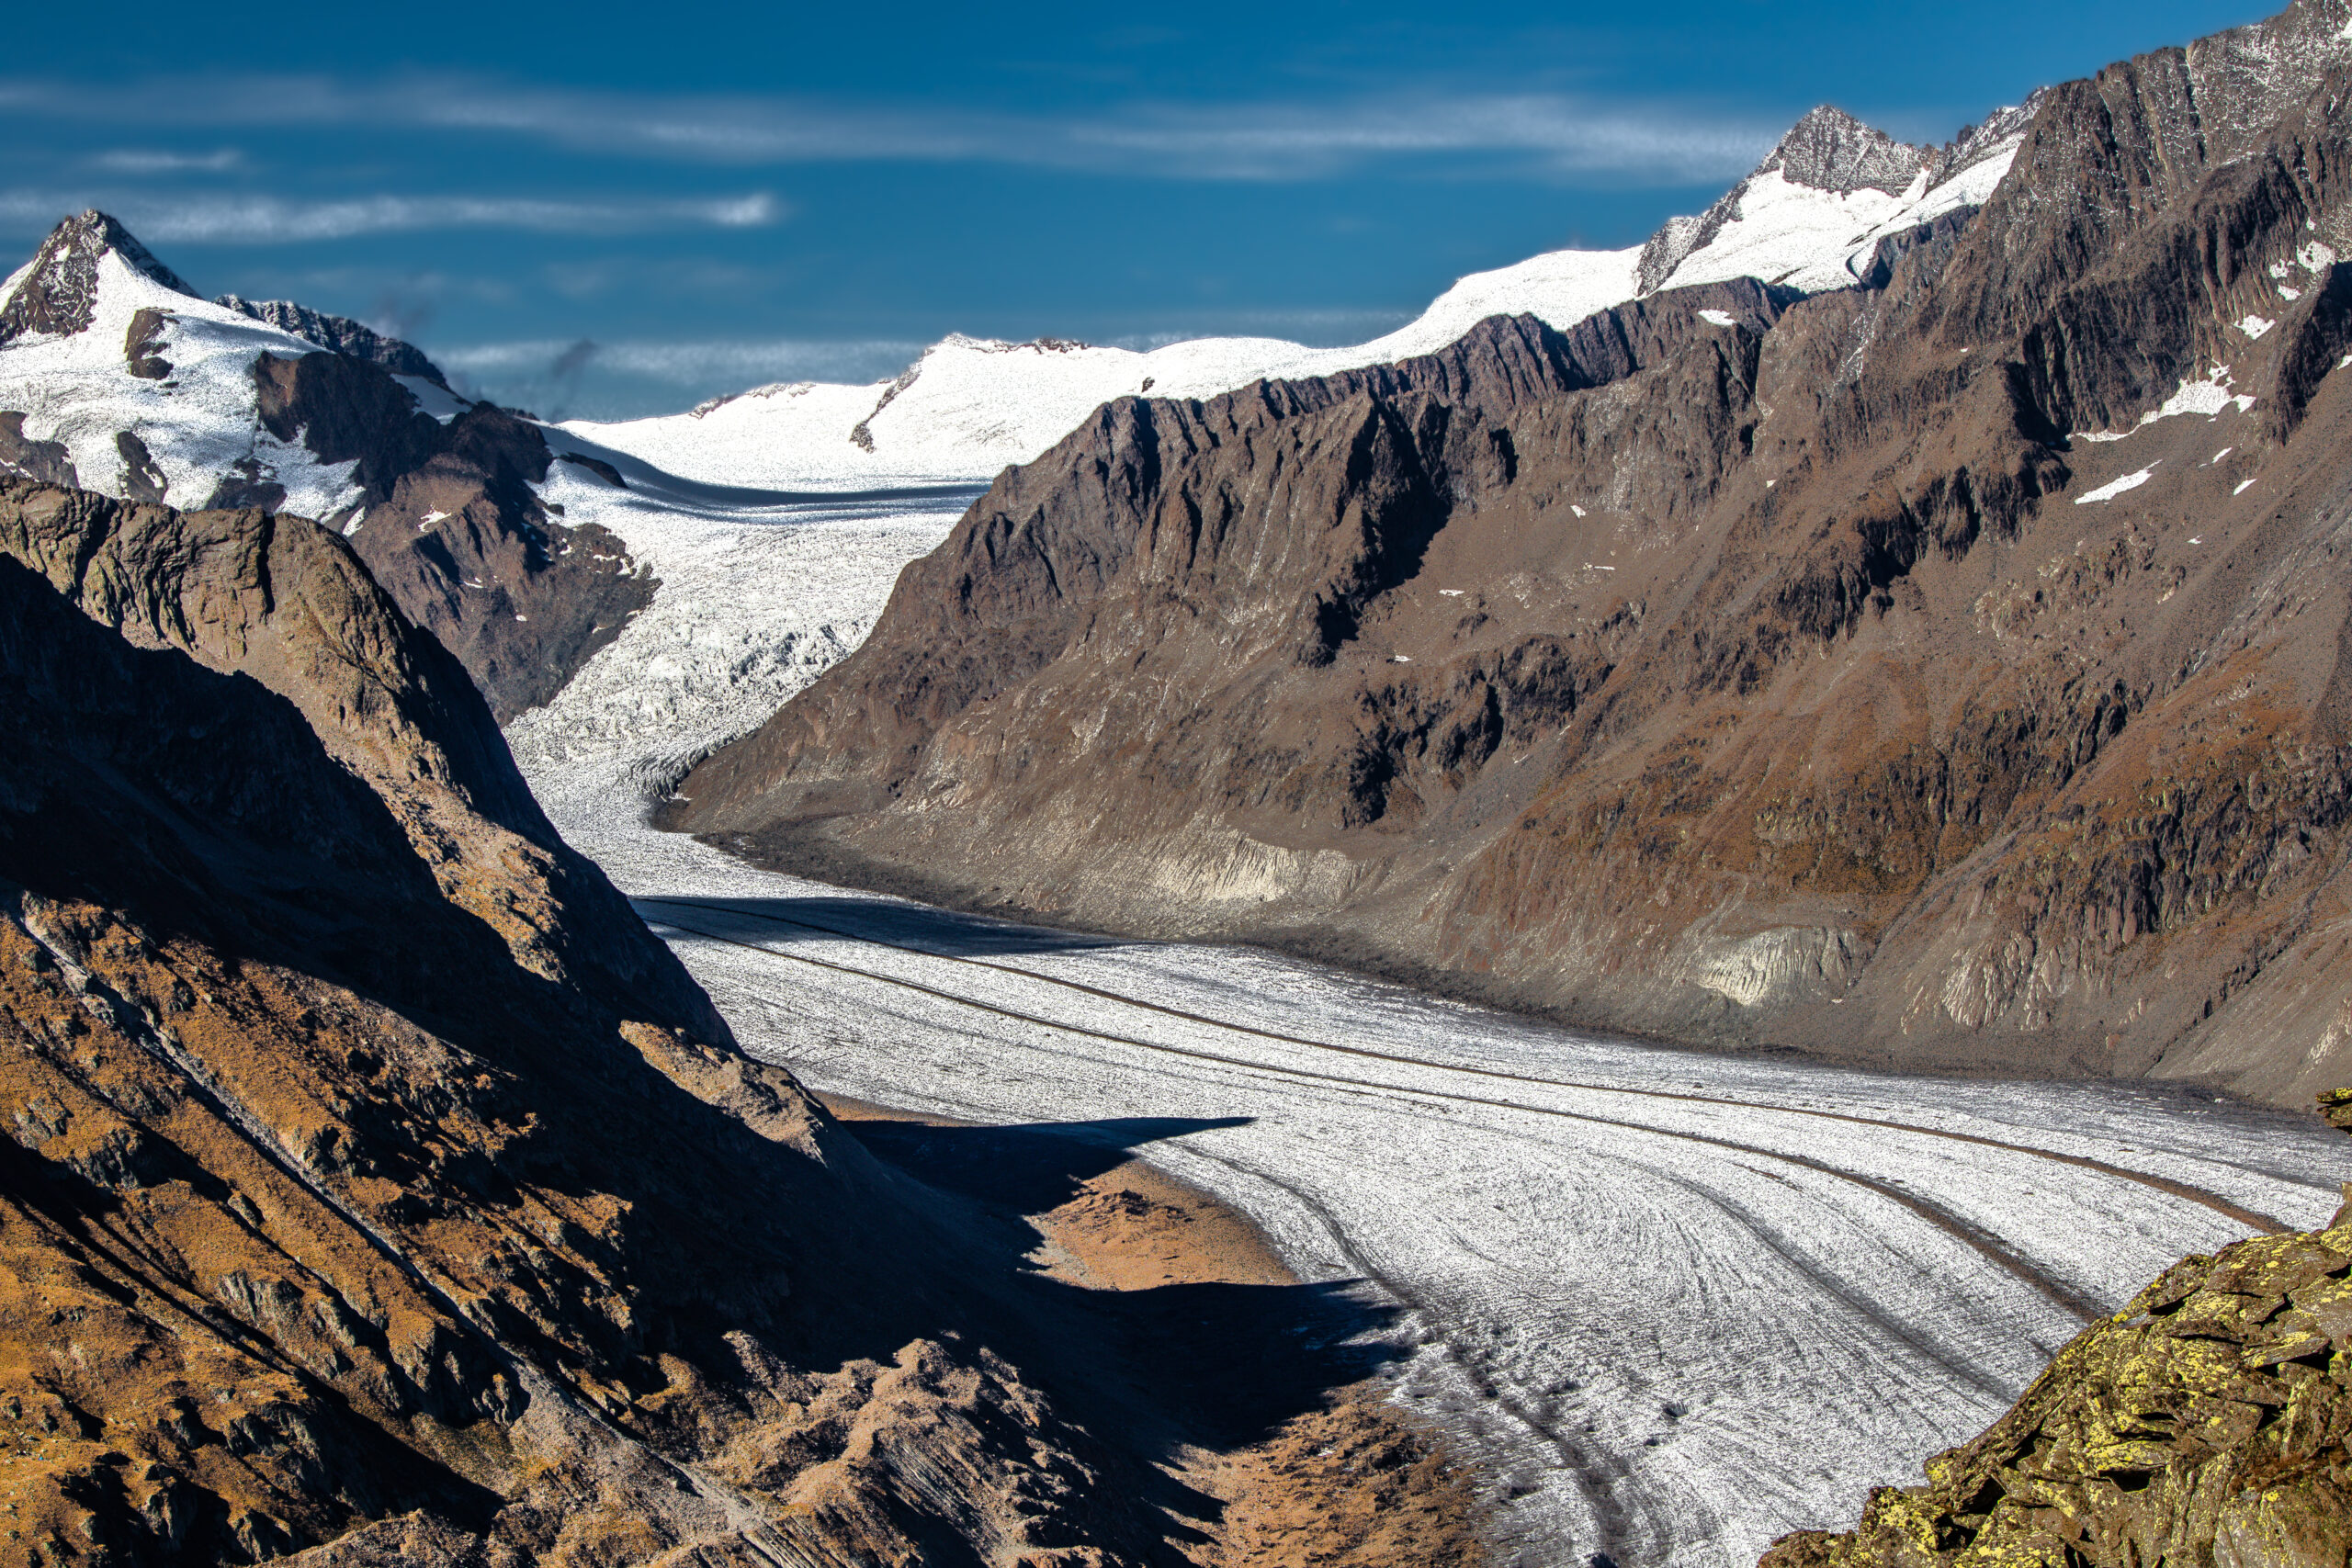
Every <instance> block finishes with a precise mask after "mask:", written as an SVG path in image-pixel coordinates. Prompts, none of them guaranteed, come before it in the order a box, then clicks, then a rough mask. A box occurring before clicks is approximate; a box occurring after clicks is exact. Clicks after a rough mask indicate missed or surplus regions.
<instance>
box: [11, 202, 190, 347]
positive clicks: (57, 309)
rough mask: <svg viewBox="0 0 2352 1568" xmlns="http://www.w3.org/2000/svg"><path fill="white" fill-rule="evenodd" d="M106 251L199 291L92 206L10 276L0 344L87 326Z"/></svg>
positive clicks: (176, 289)
mask: <svg viewBox="0 0 2352 1568" xmlns="http://www.w3.org/2000/svg"><path fill="white" fill-rule="evenodd" d="M107 255H112V256H114V257H115V258H116V259H117V260H119V262H120V263H121V264H122V265H123V266H125V267H126V268H128V269H129V270H130V271H131V272H133V273H136V274H138V275H139V276H141V277H144V278H146V279H147V280H148V281H149V282H151V283H153V284H156V285H159V286H160V287H161V288H164V289H166V290H168V291H170V292H171V293H174V294H186V295H188V296H191V297H193V296H195V294H196V290H195V289H193V288H189V287H188V286H187V283H186V282H185V281H184V280H183V279H182V278H181V277H180V275H179V274H177V273H175V272H174V271H173V270H172V269H171V268H170V267H167V266H165V265H164V264H163V263H162V262H159V261H157V260H156V259H155V257H154V255H153V253H151V252H150V251H149V250H148V249H147V247H146V246H144V245H142V244H141V243H139V242H138V241H137V240H135V239H133V238H132V237H131V233H130V230H128V229H125V228H124V227H123V226H122V225H121V224H120V223H119V222H117V221H116V220H114V219H112V218H110V217H108V216H107V214H105V213H103V212H100V211H99V210H98V209H96V208H95V207H94V208H92V209H89V210H88V211H86V212H84V213H81V214H79V215H77V216H75V217H72V218H68V219H67V220H64V221H63V222H62V223H60V224H59V225H58V226H57V227H56V228H55V229H52V230H51V231H50V235H49V238H48V239H46V240H43V241H42V242H41V245H40V250H38V251H36V252H34V253H33V259H32V260H31V261H30V262H28V264H26V265H24V266H23V267H22V268H20V269H19V270H18V271H17V273H16V274H14V275H13V276H10V278H9V279H8V282H7V285H6V298H5V301H0V344H8V343H13V342H15V341H16V340H17V339H18V338H21V337H28V336H33V335H36V334H38V335H41V336H60V335H64V334H69V333H78V332H81V331H84V330H85V329H86V328H87V327H88V326H89V324H90V319H91V313H92V312H93V311H94V310H96V307H97V298H98V260H99V258H100V257H102V256H107Z"/></svg>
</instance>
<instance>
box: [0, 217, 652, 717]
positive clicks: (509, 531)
mask: <svg viewBox="0 0 2352 1568" xmlns="http://www.w3.org/2000/svg"><path fill="white" fill-rule="evenodd" d="M256 323H260V326H257V325H256ZM262 327H267V328H272V329H276V330H274V331H264V330H261V328H262ZM398 378H408V379H407V382H406V383H404V382H403V381H402V380H401V379H398ZM428 402H429V403H430V404H431V405H432V406H431V407H430V408H428V407H426V406H425V405H426V404H427V403H428ZM28 421H30V422H32V428H33V429H34V430H35V431H38V433H39V434H37V435H35V434H28V433H27V424H28ZM553 460H554V458H553V456H552V454H551V453H550V452H549V450H548V445H547V442H546V439H545V438H544V437H543V436H542V435H541V434H539V432H538V430H537V428H535V427H534V426H532V425H531V424H529V423H526V422H525V421H523V420H521V419H518V418H516V417H515V416H514V415H513V414H511V413H508V412H504V411H502V410H499V409H496V408H492V407H491V406H489V405H487V404H469V403H467V402H465V401H464V400H461V399H459V398H458V397H456V396H455V395H454V394H452V393H450V392H449V391H448V389H447V385H446V383H445V382H444V381H443V378H442V376H441V373H440V371H439V370H437V369H435V367H434V366H433V364H432V362H431V361H430V360H428V359H426V358H425V357H424V355H423V354H421V353H419V352H418V351H417V350H416V349H415V348H413V347H412V346H411V345H409V344H404V343H401V342H399V341H398V340H396V339H391V338H387V337H383V336H381V335H379V334H378V333H375V332H373V331H371V330H370V329H368V328H367V327H365V326H362V325H360V324H359V323H358V322H356V321H349V320H346V319H345V318H343V317H340V316H330V315H326V314H324V313H322V312H320V311H316V310H309V309H306V308H305V307H303V306H300V305H295V304H291V303H288V302H287V301H285V300H269V301H265V302H262V303H258V304H256V303H254V302H253V301H250V300H245V299H239V298H237V297H236V296H234V295H224V296H222V297H221V299H220V300H218V301H207V300H205V299H200V298H198V297H197V296H196V294H195V293H194V291H193V290H192V289H191V288H189V287H188V285H187V283H186V282H185V281H183V280H182V279H181V278H180V277H179V276H177V275H176V274H175V273H173V272H172V271H171V270H170V269H169V268H167V267H165V266H164V265H163V264H162V263H160V262H158V261H157V260H156V259H155V258H154V256H153V254H150V253H149V252H148V251H147V250H146V249H145V247H143V246H142V245H141V244H140V243H139V242H138V241H137V240H136V239H134V238H133V237H132V236H131V235H130V233H129V232H128V231H126V230H124V228H123V227H122V225H121V224H120V223H119V222H117V221H116V220H114V219H112V218H110V217H108V216H107V215H106V214H105V213H102V212H97V211H90V212H85V213H82V214H81V215H79V216H78V217H74V218H69V219H67V220H64V221H63V222H62V223H60V224H59V225H58V227H57V229H56V231H54V232H52V233H51V235H50V237H49V239H48V240H47V241H46V242H44V243H43V244H42V246H41V248H40V252H39V254H36V255H35V257H34V258H33V263H32V265H30V266H29V267H28V269H26V272H25V274H24V276H22V277H20V278H19V279H17V283H16V286H15V288H13V290H12V291H11V292H10V293H9V294H8V296H7V298H6V299H5V300H0V473H12V474H15V475H17V476H18V477H20V478H25V479H39V480H41V481H43V482H47V483H52V484H67V485H82V486H85V487H87V488H90V489H94V490H100V491H107V492H108V493H111V494H114V495H117V496H119V497H120V498H122V499H124V500H130V501H153V502H174V503H176V504H178V505H180V506H182V507H203V506H225V507H259V508H262V509H264V510H269V511H277V510H286V509H292V510H295V511H299V512H301V513H305V514H307V515H311V516H314V517H315V518H316V519H317V520H318V521H320V522H322V523H324V524H326V525H329V526H330V527H333V528H335V529H337V530H340V531H342V532H344V533H345V534H347V535H348V536H350V538H351V540H352V543H353V547H355V548H356V549H357V550H358V551H359V553H360V555H361V556H363V557H364V558H366V559H367V560H368V564H369V566H370V567H371V568H372V569H373V570H374V571H375V573H376V576H377V578H378V580H379V581H380V582H381V583H382V584H383V585H384V586H385V587H386V588H387V589H389V590H390V592H391V593H392V595H393V597H394V598H395V599H396V600H398V601H399V603H400V604H401V608H402V609H403V610H404V611H405V612H407V614H408V615H409V616H410V618H411V619H413V620H414V621H416V622H418V623H420V624H422V625H424V626H426V627H427V628H428V629H430V630H431V631H432V632H433V633H434V634H435V636H437V637H440V638H441V639H442V640H443V641H444V642H445V643H446V644H447V646H448V647H449V648H450V649H452V650H453V651H454V652H456V653H457V655H458V659H459V660H461V661H462V662H463V663H464V664H465V666H466V668H467V670H468V671H469V672H470V673H471V674H472V675H473V677H474V680H475V682H476V683H477V684H479V685H480V686H481V689H482V692H483V694H485V695H486V696H488V697H489V699H490V701H491V705H492V710H493V711H494V712H496V713H497V715H498V716H500V718H501V719H502V720H503V719H505V718H508V717H511V716H514V715H515V714H516V713H519V712H521V711H522V710H524V709H525V708H528V707H532V706H535V705H538V704H540V703H543V702H545V701H546V700H547V699H548V697H549V696H551V695H553V694H554V693H555V692H556V691H557V690H559V689H560V687H561V686H562V685H563V683H564V682H566V681H567V680H569V679H570V678H571V673H572V671H575V670H577V669H578V668H579V667H580V666H581V665H582V663H584V662H585V661H586V660H587V659H588V658H589V657H590V656H591V655H592V654H594V652H595V651H596V649H599V648H602V647H604V646H605V644H606V643H608V642H610V641H611V640H612V639H613V638H614V637H617V636H618V635H619V634H620V630H621V627H622V626H623V624H624V623H625V622H626V621H627V619H628V616H629V615H632V614H635V613H636V612H638V611H639V610H642V609H643V608H644V607H645V606H646V605H647V604H650V602H651V599H652V595H653V593H654V592H655V591H656V589H657V588H658V586H659V584H658V583H657V582H656V581H654V580H653V579H652V578H651V577H650V575H649V574H647V573H646V572H644V571H642V570H639V567H638V565H637V563H635V562H634V561H632V560H631V559H630V558H629V553H628V550H627V548H626V547H623V546H622V544H621V542H620V541H619V540H618V539H617V538H616V537H615V536H613V535H612V534H611V533H610V532H609V531H607V530H605V529H603V528H600V527H596V526H594V525H584V526H578V527H575V526H572V525H569V524H567V523H566V522H565V521H564V520H563V518H562V517H561V516H560V508H551V507H549V506H548V505H547V504H545V503H543V502H541V501H540V500H539V498H538V495H537V491H536V490H535V489H534V487H535V486H537V485H538V484H540V483H541V482H543V481H544V480H545V479H546V478H547V474H548V465H549V464H550V463H551V462H552V461H553ZM615 480H616V482H617V476H615Z"/></svg>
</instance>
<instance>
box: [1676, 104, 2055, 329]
mask: <svg viewBox="0 0 2352 1568" xmlns="http://www.w3.org/2000/svg"><path fill="white" fill-rule="evenodd" d="M2033 108H2034V105H2033V104H2032V103H2028V104H2027V105H2026V106H2025V107H2022V108H2004V109H1999V110H1996V111H1995V113H1994V114H1993V115H1992V116H1991V117H1989V118H1987V119H1986V120H1985V123H1984V124H1983V125H1981V126H1971V127H1968V128H1967V129H1965V130H1962V132H1961V133H1960V135H1959V136H1957V137H1955V138H1954V139H1953V140H1952V141H1951V142H1950V143H1949V144H1947V145H1946V146H1943V147H1940V148H1936V147H1915V146H1912V145H1911V144H1910V143H1908V142H1903V141H1895V140H1894V138H1893V137H1891V136H1889V135H1887V134H1886V133H1885V132H1884V131H1883V130H1873V129H1872V128H1871V127H1870V126H1867V125H1864V124H1863V123H1862V122H1861V121H1860V120H1858V119H1856V118H1854V117H1853V116H1851V115H1849V114H1848V113H1847V112H1846V111H1845V110H1843V109H1840V108H1837V107H1832V106H1829V105H1826V104H1825V105H1824V106H1822V107H1819V108H1817V109H1815V110H1814V111H1813V112H1812V113H1810V114H1808V115H1806V116H1805V117H1804V118H1803V119H1801V120H1799V121H1797V123H1796V124H1795V125H1794V126H1792V127H1791V128H1790V130H1789V133H1788V134H1787V135H1786V136H1783V137H1781V141H1780V143H1779V145H1777V146H1775V147H1774V148H1773V149H1772V151H1771V152H1769V153H1767V154H1766V155H1765V158H1764V161H1763V162H1762V163H1760V164H1757V166H1756V170H1755V172H1754V173H1753V174H1751V175H1748V176H1747V178H1746V179H1744V180H1742V181H1740V182H1739V184H1737V185H1736V186H1732V188H1731V189H1730V190H1728V191H1725V192H1724V195H1723V196H1722V197H1720V198H1719V199H1718V200H1717V201H1716V202H1715V204H1714V205H1713V207H1710V208H1708V209H1707V210H1706V211H1705V212H1703V213H1702V214H1700V215H1699V216H1698V217H1697V218H1674V219H1669V220H1668V221H1667V223H1666V224H1665V226H1664V227H1662V228H1661V229H1659V230H1658V231H1657V233H1656V234H1654V235H1652V236H1651V237H1650V242H1649V243H1648V244H1646V245H1645V246H1644V247H1643V248H1642V255H1641V262H1640V265H1639V266H1638V268H1637V276H1638V280H1639V282H1640V286H1641V291H1642V292H1643V293H1645V294H1648V293H1652V292H1655V291H1656V290H1657V289H1661V288H1690V287H1691V286H1693V285H1696V284H1701V283H1721V282H1724V281H1727V280H1729V279H1731V278H1735V277H1753V278H1757V279H1759V280H1760V281H1762V282H1766V283H1774V284H1780V285H1782V286H1784V287H1787V288H1798V289H1803V290H1804V291H1805V292H1806V293H1820V292H1823V291H1825V290H1827V289H1833V288H1850V287H1852V286H1853V285H1854V284H1855V283H1857V282H1859V281H1860V280H1861V279H1862V278H1863V277H1865V276H1868V275H1869V272H1870V263H1871V259H1872V258H1873V257H1875V256H1876V254H1877V253H1878V245H1879V242H1880V241H1881V240H1883V239H1885V238H1887V237H1888V236H1890V235H1894V234H1898V233H1901V232H1903V231H1905V230H1908V229H1912V228H1916V227H1917V226H1918V225H1919V224H1922V223H1927V222H1931V221H1933V220H1936V219H1938V218H1940V217H1943V216H1944V215H1945V214H1947V213H1951V212H1955V211H1958V210H1961V209H1964V208H1973V207H1981V206H1983V205H1984V203H1985V198H1986V197H1990V196H1991V195H1992V193H1993V187H1994V186H1997V185H1999V184H2000V183H2001V179H2002V176H2004V175H2007V173H2008V170H2009V164H2010V163H2011V162H2012V161H2013V160H2014V159H2015V158H2016V156H2017V150H2018V145H2019V144H2020V143H2021V142H2022V141H2023V140H2024V136H2025V129H2026V126H2027V125H2028V123H2030V120H2031V119H2032V118H2033Z"/></svg>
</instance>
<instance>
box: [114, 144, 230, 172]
mask: <svg viewBox="0 0 2352 1568" xmlns="http://www.w3.org/2000/svg"><path fill="white" fill-rule="evenodd" d="M244 161H245V155H244V154H243V152H239V151H238V150H237V149H236V148H234V147H223V148H221V149H220V151H219V152H163V151H160V150H158V149H153V148H144V147H119V148H117V149H115V150H114V151H112V152H100V153H98V154H96V156H94V157H93V158H91V160H90V162H91V163H92V164H95V165H96V166H97V167H99V168H101V169H105V170H107V172H108V173H110V174H118V175H179V174H207V175H220V174H226V173H228V172H229V171H230V170H231V169H233V168H236V167H237V166H238V165H240V164H243V162H244Z"/></svg>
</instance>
